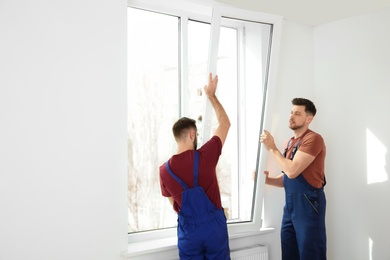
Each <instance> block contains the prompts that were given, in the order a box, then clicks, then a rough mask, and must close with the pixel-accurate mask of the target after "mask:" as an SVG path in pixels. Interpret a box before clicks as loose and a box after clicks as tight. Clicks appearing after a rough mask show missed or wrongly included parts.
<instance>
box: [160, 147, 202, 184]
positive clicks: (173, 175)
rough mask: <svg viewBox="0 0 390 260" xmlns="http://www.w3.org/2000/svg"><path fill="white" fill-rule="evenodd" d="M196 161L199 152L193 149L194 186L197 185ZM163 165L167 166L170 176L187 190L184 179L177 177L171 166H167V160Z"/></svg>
mask: <svg viewBox="0 0 390 260" xmlns="http://www.w3.org/2000/svg"><path fill="white" fill-rule="evenodd" d="M198 162H199V154H198V151H195V155H194V187H197V186H198ZM165 167H166V168H167V170H168V172H169V174H170V175H171V176H172V178H174V179H175V180H176V181H177V182H178V183H180V185H181V186H182V187H183V188H184V189H185V190H187V189H188V186H187V184H185V183H184V181H183V180H182V179H180V178H179V177H177V176H176V175H175V174H174V173H173V172H172V170H171V168H170V167H169V160H168V161H167V162H166V163H165Z"/></svg>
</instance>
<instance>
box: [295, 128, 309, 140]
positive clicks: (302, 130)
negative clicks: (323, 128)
mask: <svg viewBox="0 0 390 260" xmlns="http://www.w3.org/2000/svg"><path fill="white" fill-rule="evenodd" d="M307 129H309V128H301V129H298V130H295V131H294V138H295V139H296V138H299V137H301V136H302V135H303V134H304V133H305V132H306V131H307Z"/></svg>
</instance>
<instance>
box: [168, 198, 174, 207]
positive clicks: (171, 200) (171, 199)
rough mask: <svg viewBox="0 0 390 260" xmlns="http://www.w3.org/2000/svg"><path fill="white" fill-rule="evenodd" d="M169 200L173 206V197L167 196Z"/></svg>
mask: <svg viewBox="0 0 390 260" xmlns="http://www.w3.org/2000/svg"><path fill="white" fill-rule="evenodd" d="M167 198H168V200H169V202H170V203H171V205H172V206H173V203H174V202H175V200H174V199H173V197H172V196H171V197H167Z"/></svg>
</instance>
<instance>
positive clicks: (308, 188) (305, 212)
mask: <svg viewBox="0 0 390 260" xmlns="http://www.w3.org/2000/svg"><path fill="white" fill-rule="evenodd" d="M289 145H290V142H288V144H287V148H286V150H285V151H284V157H286V154H287V149H288V147H289ZM298 146H299V142H298V143H297V144H296V145H295V146H294V148H293V150H292V155H291V160H292V159H293V158H294V155H295V153H296V151H297V149H298ZM283 183H284V189H285V193H286V204H285V206H284V213H283V220H282V228H281V240H282V259H283V260H325V259H326V230H325V209H326V198H325V193H324V189H323V187H322V188H319V189H318V188H314V187H313V186H312V185H310V184H309V183H308V182H307V181H306V180H305V178H304V177H303V176H302V174H300V175H299V176H298V177H297V178H295V179H289V178H288V177H287V175H286V174H284V175H283ZM324 186H325V185H324Z"/></svg>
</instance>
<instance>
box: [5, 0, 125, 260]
mask: <svg viewBox="0 0 390 260" xmlns="http://www.w3.org/2000/svg"><path fill="white" fill-rule="evenodd" d="M126 33H127V32H126V1H125V0H122V1H112V0H68V1H52V0H38V1H27V0H19V1H13V0H2V1H1V2H0V74H1V76H0V119H1V127H0V208H1V213H0V230H1V232H0V245H1V250H0V259H4V260H5V259H6V260H13V259H15V260H27V259H59V260H61V259H64V260H65V259H66V260H69V259H89V260H92V259H93V260H95V259H102V260H107V259H110V260H114V259H120V253H121V252H122V251H123V250H125V249H126V248H127V234H126V230H127V217H126V215H127V201H126V197H127V185H126V183H127V182H126V181H127V171H126V166H127V165H126V160H127V157H126V153H127V152H126V148H127V147H126V143H127V138H126V117H125V115H126Z"/></svg>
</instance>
